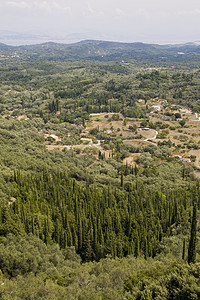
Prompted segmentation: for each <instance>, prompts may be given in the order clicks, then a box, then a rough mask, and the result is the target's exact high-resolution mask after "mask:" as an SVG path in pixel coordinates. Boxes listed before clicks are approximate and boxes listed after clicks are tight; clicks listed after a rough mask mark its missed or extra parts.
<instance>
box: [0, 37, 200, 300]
mask: <svg viewBox="0 0 200 300" xmlns="http://www.w3.org/2000/svg"><path fill="white" fill-rule="evenodd" d="M91 45H93V46H94V49H93V50H94V51H93V50H92V51H91V53H90V54H91V55H90V56H88V53H89V52H88V51H89V49H90V47H91ZM47 46H48V47H49V48H48V47H47ZM118 46H119V45H118V44H117V43H116V44H112V47H111V45H110V44H109V43H103V42H102V43H101V42H99V44H98V51H99V52H98V53H100V54H98V55H97V54H96V47H97V44H96V42H91V41H88V42H85V43H80V44H78V45H76V46H75V45H73V46H72V45H70V46H65V45H61V46H59V45H56V44H48V45H42V46H30V47H19V48H12V47H10V48H6V46H5V47H0V55H1V60H0V71H1V72H0V153H1V159H0V166H1V168H0V298H1V299H11V297H12V299H138V300H139V299H166V300H168V299H199V298H200V290H199V286H200V275H199V274H200V265H199V262H200V258H199V255H200V244H199V239H200V236H199V209H200V196H199V195H200V185H199V178H198V177H199V158H200V155H199V152H198V151H199V144H200V136H199V133H198V124H199V112H200V106H199V105H200V102H199V99H200V88H199V86H200V85H199V83H200V73H199V70H198V69H197V66H196V60H197V59H198V55H199V54H198V53H196V52H192V51H195V50H194V49H193V48H191V47H189V46H188V47H189V49H190V52H189V53H188V56H187V59H186V60H185V61H183V59H182V58H181V56H180V58H178V57H177V55H176V56H175V52H173V51H175V50H173V49H171V52H170V51H169V49H168V50H167V49H164V48H162V47H160V46H152V45H150V46H148V47H147V48H146V50H145V51H144V52H142V53H141V49H143V48H144V45H142V44H132V45H129V46H128V45H123V47H122V48H123V49H122V48H121V50H120V49H118V48H117V47H118ZM106 47H110V48H109V49H108V48H107V50H106ZM126 47H127V48H126ZM185 47H186V46H185ZM172 48H173V47H172ZM186 48H187V47H186ZM143 50H144V49H143ZM186 50H187V49H185V51H186ZM13 51H14V52H13ZM123 51H124V56H123V57H122V53H121V52H123ZM163 51H164V52H165V54H166V58H167V59H168V60H166V61H164V60H163V61H162V62H159V61H161V60H162V59H161V58H160V59H158V60H157V61H156V60H155V57H157V56H156V55H158V54H159V55H161V54H163ZM188 51H189V50H188ZM169 52H170V53H169ZM14 53H15V54H14ZM99 55H100V56H99ZM104 55H105V57H104V58H103V57H102V56H104ZM134 55H135V58H134ZM119 57H120V59H118V58H119ZM122 58H123V61H122ZM141 59H142V60H141ZM172 63H173V65H172ZM194 67H195V68H194Z"/></svg>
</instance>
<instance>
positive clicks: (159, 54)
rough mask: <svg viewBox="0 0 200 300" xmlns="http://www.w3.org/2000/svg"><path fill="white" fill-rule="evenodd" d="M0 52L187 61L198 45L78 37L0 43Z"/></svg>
mask: <svg viewBox="0 0 200 300" xmlns="http://www.w3.org/2000/svg"><path fill="white" fill-rule="evenodd" d="M0 50H1V51H2V54H6V52H5V51H9V53H15V54H16V53H17V54H19V55H22V56H25V57H27V56H30V57H31V58H32V59H33V58H34V59H35V58H36V57H40V59H41V58H43V59H44V58H45V59H48V60H74V59H80V60H83V59H86V60H92V59H93V60H100V61H113V60H130V59H132V60H136V61H141V60H145V61H152V62H166V61H168V62H170V61H179V62H182V61H191V60H197V59H198V58H199V52H200V46H198V45H195V44H183V45H162V46H161V45H156V44H144V43H118V42H106V41H92V40H88V41H82V42H78V43H74V44H58V43H53V42H48V43H43V44H38V45H30V46H18V47H14V46H7V45H4V44H0Z"/></svg>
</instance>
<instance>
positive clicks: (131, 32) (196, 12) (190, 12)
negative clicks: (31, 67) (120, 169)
mask: <svg viewBox="0 0 200 300" xmlns="http://www.w3.org/2000/svg"><path fill="white" fill-rule="evenodd" d="M0 30H11V31H17V32H28V33H29V32H31V33H37V34H44V33H46V34H48V35H52V36H55V35H59V36H64V35H69V34H73V33H81V34H85V35H86V36H88V37H91V38H96V39H99V38H102V39H110V40H119V41H128V42H134V41H145V42H177V41H179V42H181V41H196V40H200V1H199V0H138V1H136V0H101V1H100V0H96V1H95V0H88V1H87V0H46V1H43V0H0Z"/></svg>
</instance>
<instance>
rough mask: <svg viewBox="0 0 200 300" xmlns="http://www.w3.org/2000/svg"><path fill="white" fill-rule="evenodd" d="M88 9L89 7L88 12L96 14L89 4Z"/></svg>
mask: <svg viewBox="0 0 200 300" xmlns="http://www.w3.org/2000/svg"><path fill="white" fill-rule="evenodd" d="M87 7H88V11H89V12H90V13H91V14H94V13H95V10H94V9H93V8H92V7H91V5H90V3H87Z"/></svg>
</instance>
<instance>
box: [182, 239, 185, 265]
mask: <svg viewBox="0 0 200 300" xmlns="http://www.w3.org/2000/svg"><path fill="white" fill-rule="evenodd" d="M182 259H183V260H185V239H184V240H183V252H182Z"/></svg>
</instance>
